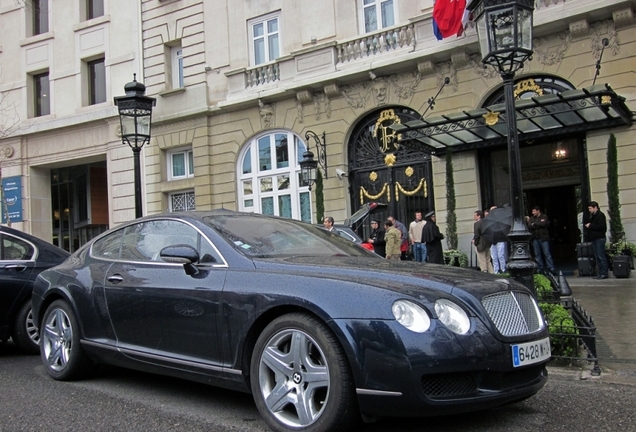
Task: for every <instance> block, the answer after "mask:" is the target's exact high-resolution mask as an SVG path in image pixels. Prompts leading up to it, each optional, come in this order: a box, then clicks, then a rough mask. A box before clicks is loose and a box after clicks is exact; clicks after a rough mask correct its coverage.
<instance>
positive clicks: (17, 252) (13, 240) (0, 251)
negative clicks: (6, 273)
mask: <svg viewBox="0 0 636 432" xmlns="http://www.w3.org/2000/svg"><path fill="white" fill-rule="evenodd" d="M0 245H1V247H0V258H1V259H2V260H6V261H11V260H13V261H16V260H19V261H29V260H32V259H33V256H34V255H35V251H36V249H35V246H33V245H32V244H31V243H29V242H26V241H24V240H22V239H19V238H17V237H13V236H11V235H6V234H3V235H2V242H1V243H0Z"/></svg>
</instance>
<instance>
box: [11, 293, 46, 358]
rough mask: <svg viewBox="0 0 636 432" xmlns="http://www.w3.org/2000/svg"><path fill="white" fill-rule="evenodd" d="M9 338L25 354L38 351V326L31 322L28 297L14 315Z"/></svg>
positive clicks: (31, 316)
mask: <svg viewBox="0 0 636 432" xmlns="http://www.w3.org/2000/svg"><path fill="white" fill-rule="evenodd" d="M11 338H12V339H13V342H14V343H15V344H16V345H17V347H18V348H19V349H20V351H22V352H23V353H25V354H37V353H39V352H40V345H39V342H40V335H39V333H38V328H37V327H36V326H35V324H34V323H33V313H32V311H31V300H30V299H29V301H27V302H25V303H24V304H23V305H22V307H21V308H20V310H19V311H18V314H17V315H16V317H15V321H14V323H13V333H12V334H11Z"/></svg>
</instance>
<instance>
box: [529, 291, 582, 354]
mask: <svg viewBox="0 0 636 432" xmlns="http://www.w3.org/2000/svg"><path fill="white" fill-rule="evenodd" d="M539 308H541V311H542V312H543V316H545V319H546V321H547V322H548V332H549V333H550V349H551V350H552V356H553V357H554V356H556V357H576V356H577V355H578V352H579V349H578V337H577V335H578V334H579V331H578V329H577V327H576V323H575V322H574V320H573V319H572V317H571V316H570V313H569V312H568V311H567V309H565V308H564V307H563V306H562V305H560V304H558V303H539Z"/></svg>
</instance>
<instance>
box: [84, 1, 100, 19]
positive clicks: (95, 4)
mask: <svg viewBox="0 0 636 432" xmlns="http://www.w3.org/2000/svg"><path fill="white" fill-rule="evenodd" d="M100 16H104V0H86V19H87V20H90V19H93V18H97V17H100Z"/></svg>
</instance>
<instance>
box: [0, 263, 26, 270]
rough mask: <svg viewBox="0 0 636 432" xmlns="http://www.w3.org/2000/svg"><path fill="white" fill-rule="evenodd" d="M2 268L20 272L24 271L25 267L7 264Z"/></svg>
mask: <svg viewBox="0 0 636 432" xmlns="http://www.w3.org/2000/svg"><path fill="white" fill-rule="evenodd" d="M4 268H5V269H7V270H15V271H22V270H24V269H26V266H25V265H24V264H9V265H6V266H4Z"/></svg>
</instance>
